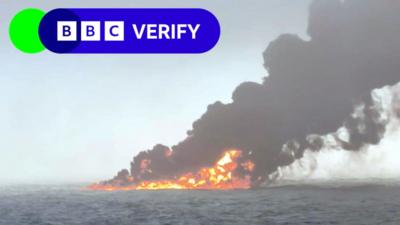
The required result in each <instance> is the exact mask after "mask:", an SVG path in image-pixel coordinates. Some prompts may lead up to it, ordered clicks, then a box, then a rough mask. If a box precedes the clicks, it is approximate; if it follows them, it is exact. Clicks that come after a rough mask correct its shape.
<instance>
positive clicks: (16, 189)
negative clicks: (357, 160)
mask: <svg viewBox="0 0 400 225" xmlns="http://www.w3.org/2000/svg"><path fill="white" fill-rule="evenodd" d="M83 186H84V185H53V186H51V185H2V186H0V225H128V224H129V225H136V224H137V225H150V224H151V225H153V224H154V225H158V224H165V225H167V224H168V225H179V224H182V225H183V224H184V225H200V224H201V225H224V224H240V225H252V224H266V225H269V224H295V225H301V224H324V225H325V224H346V225H351V224H357V225H358V224H366V225H377V224H393V225H399V224H400V186H399V185H398V184H386V183H385V184H378V183H377V184H351V185H348V184H341V183H329V184H302V185H299V184H296V185H293V184H289V185H281V186H276V187H269V188H261V189H257V190H236V191H128V192H123V191H122V192H93V191H85V190H82V187H83Z"/></svg>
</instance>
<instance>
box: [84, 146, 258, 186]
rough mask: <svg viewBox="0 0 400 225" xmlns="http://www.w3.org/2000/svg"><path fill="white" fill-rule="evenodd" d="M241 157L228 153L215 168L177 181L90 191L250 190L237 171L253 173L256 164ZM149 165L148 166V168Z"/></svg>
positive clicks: (182, 177) (145, 182)
mask: <svg viewBox="0 0 400 225" xmlns="http://www.w3.org/2000/svg"><path fill="white" fill-rule="evenodd" d="M240 156H241V151H239V150H229V151H226V152H225V153H224V154H223V156H222V157H221V159H220V160H218V162H217V163H216V164H215V165H214V166H213V167H205V168H201V169H200V170H199V171H198V172H197V173H186V174H184V175H182V176H180V177H179V178H177V179H175V180H158V181H143V182H141V183H139V184H135V185H126V186H114V185H108V184H93V185H90V186H89V187H88V189H89V190H103V191H115V190H122V191H124V190H162V189H202V190H212V189H220V190H230V189H248V188H250V187H251V181H250V176H249V175H246V176H244V177H237V176H235V175H234V172H235V170H236V169H237V168H238V166H240V167H241V168H242V169H243V170H245V171H247V172H252V171H253V169H254V163H253V162H251V161H246V162H244V163H242V164H240V165H239V164H238V163H237V161H238V158H239V157H240ZM146 164H147V163H146ZM147 166H148V165H146V167H147Z"/></svg>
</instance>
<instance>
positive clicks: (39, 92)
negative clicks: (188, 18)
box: [0, 0, 309, 182]
mask: <svg viewBox="0 0 400 225" xmlns="http://www.w3.org/2000/svg"><path fill="white" fill-rule="evenodd" d="M249 2H251V4H249ZM308 4H309V0H284V1H282V0H253V1H244V0H242V1H239V0H229V1H228V0H218V1H216V0H201V1H193V0H190V1H188V0H174V1H169V0H126V1H122V0H118V1H83V0H82V1H79V3H78V1H66V0H65V1H53V0H48V1H34V2H33V1H32V2H31V1H25V0H24V1H23V0H19V1H15V0H2V1H1V2H0V21H1V25H0V60H1V64H0V65H1V71H0V153H1V154H0V182H62V181H67V182H71V181H93V180H96V179H105V178H110V177H111V176H113V175H115V173H116V172H117V171H118V170H119V169H121V168H124V167H125V168H128V167H129V162H130V161H131V159H132V157H133V156H134V155H135V154H136V153H137V152H138V151H140V150H144V149H149V148H151V147H152V146H153V145H155V144H157V143H163V144H165V145H173V144H176V143H177V142H178V141H180V140H182V139H183V138H185V136H186V131H187V130H189V129H190V128H191V125H192V122H193V121H194V120H196V119H197V118H199V117H200V116H201V115H202V114H203V113H204V112H205V110H206V107H207V105H208V104H210V103H213V102H215V101H216V100H221V101H223V102H229V101H230V97H231V93H232V91H233V90H234V88H235V87H236V86H237V85H238V84H240V83H241V82H243V81H261V78H262V77H263V76H266V75H267V73H266V71H265V70H264V68H263V66H262V63H263V60H262V56H261V53H262V52H263V51H264V49H265V48H266V47H267V45H268V43H269V42H270V41H272V40H273V39H275V38H276V37H278V35H279V34H281V33H297V34H299V35H300V36H302V37H306V34H305V30H306V24H307V10H308ZM28 7H35V8H40V9H43V10H46V11H48V10H51V9H53V8H60V7H75V8H76V7H119V8H120V7H200V8H205V9H208V10H210V11H211V12H213V13H214V14H215V15H216V16H217V18H218V19H219V21H220V23H221V29H222V35H221V39H220V41H219V43H218V44H217V46H216V47H215V48H214V49H213V50H211V51H210V52H208V53H206V54H202V55H56V54H53V53H49V52H42V53H40V54H36V55H26V54H23V53H21V52H19V51H17V50H16V49H14V47H13V46H12V45H11V42H10V41H9V39H8V24H9V21H10V20H11V18H12V17H13V16H14V15H15V14H16V13H17V12H18V11H20V10H22V9H24V8H28Z"/></svg>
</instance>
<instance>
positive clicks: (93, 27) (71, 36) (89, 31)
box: [57, 21, 124, 41]
mask: <svg viewBox="0 0 400 225" xmlns="http://www.w3.org/2000/svg"><path fill="white" fill-rule="evenodd" d="M77 28H78V23H77V22H76V21H58V22H57V41H77V40H78V29H77ZM80 28H81V36H80V37H81V41H101V40H102V37H101V23H100V21H82V22H80ZM104 40H105V41H124V22H123V21H105V22H104Z"/></svg>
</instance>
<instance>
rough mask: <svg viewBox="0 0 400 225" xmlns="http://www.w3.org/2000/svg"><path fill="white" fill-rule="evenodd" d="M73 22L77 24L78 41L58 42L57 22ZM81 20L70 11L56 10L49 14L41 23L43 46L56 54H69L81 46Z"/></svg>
mask: <svg viewBox="0 0 400 225" xmlns="http://www.w3.org/2000/svg"><path fill="white" fill-rule="evenodd" d="M58 21H73V22H76V23H77V40H76V41H58V40H57V22H58ZM79 24H80V18H79V16H78V15H76V14H75V13H74V12H73V11H71V10H68V9H54V10H52V11H50V12H48V13H47V14H46V15H45V16H44V17H43V19H42V21H41V22H40V26H39V37H40V40H41V41H42V43H43V45H44V46H45V47H46V48H47V49H48V50H50V51H52V52H55V53H68V52H71V51H72V50H73V49H75V48H76V47H77V46H78V45H79V44H80V36H79V35H78V34H80V32H81V31H80V26H79Z"/></svg>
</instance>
